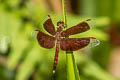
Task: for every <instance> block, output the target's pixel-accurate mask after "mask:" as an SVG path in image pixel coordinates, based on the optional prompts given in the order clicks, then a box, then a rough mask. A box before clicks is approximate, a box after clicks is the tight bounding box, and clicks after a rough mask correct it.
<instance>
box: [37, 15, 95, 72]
mask: <svg viewBox="0 0 120 80" xmlns="http://www.w3.org/2000/svg"><path fill="white" fill-rule="evenodd" d="M86 21H90V19H88V20H86ZM86 21H83V22H81V23H79V24H77V25H75V26H73V27H71V28H69V29H67V30H63V29H64V22H63V21H59V22H57V26H58V27H57V31H55V27H54V24H53V22H52V20H51V18H50V16H49V15H48V19H47V20H46V21H45V22H44V24H43V26H44V29H45V30H46V31H47V32H48V33H50V34H51V36H50V35H47V34H45V33H43V32H42V31H40V30H36V31H38V34H37V40H38V42H39V44H40V46H41V47H44V48H47V49H51V48H53V47H54V46H55V44H56V51H55V57H54V65H53V73H55V70H56V65H57V62H58V55H59V49H60V48H61V50H63V51H76V50H79V49H81V48H84V47H86V46H87V45H88V44H89V43H90V39H96V38H94V37H87V38H66V37H67V36H70V35H74V34H78V33H82V32H85V31H87V30H89V29H90V26H89V24H88V23H87V22H86ZM54 36H55V37H54Z"/></svg>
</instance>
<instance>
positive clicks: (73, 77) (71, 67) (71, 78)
mask: <svg viewBox="0 0 120 80" xmlns="http://www.w3.org/2000/svg"><path fill="white" fill-rule="evenodd" d="M62 9H63V21H64V23H65V28H66V27H67V18H66V9H65V0H62ZM66 67H67V80H80V77H79V72H78V69H77V65H76V63H75V59H74V55H73V52H72V51H70V52H66Z"/></svg>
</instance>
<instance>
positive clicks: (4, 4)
mask: <svg viewBox="0 0 120 80" xmlns="http://www.w3.org/2000/svg"><path fill="white" fill-rule="evenodd" d="M25 1H26V3H22V0H15V1H13V0H0V56H2V57H3V58H4V61H5V62H4V63H5V64H4V63H2V62H1V59H0V80H30V78H31V79H32V77H33V76H34V80H50V79H52V76H53V75H52V64H53V59H54V52H55V49H51V50H48V49H44V48H42V47H40V46H39V44H38V42H37V40H36V32H34V30H35V29H36V28H39V29H40V30H42V31H43V32H44V31H45V30H44V29H43V26H42V24H43V22H44V20H45V19H46V15H47V14H50V15H51V17H52V19H53V22H54V24H55V25H56V22H57V21H59V20H62V15H60V14H55V13H53V12H49V11H47V9H46V8H45V5H44V4H42V3H38V4H35V3H34V2H32V1H29V0H25ZM108 2H109V3H108ZM119 3H120V1H119V0H100V1H97V0H84V1H83V5H82V6H83V8H82V12H83V15H82V16H80V15H73V14H68V15H67V21H68V26H69V27H71V26H73V25H75V24H77V23H79V22H80V21H84V20H86V19H87V18H92V19H93V20H92V21H91V22H90V23H89V24H90V26H91V28H92V29H91V30H89V31H88V32H85V33H81V34H77V35H74V36H71V37H86V36H92V37H96V38H97V39H99V40H100V41H101V44H100V45H99V46H97V47H95V48H92V50H91V49H89V48H85V51H86V52H81V51H77V52H75V59H76V61H77V64H78V68H79V72H80V76H81V78H82V79H81V80H117V79H115V78H114V77H112V76H111V75H110V74H109V73H107V70H106V66H107V63H108V60H109V52H110V50H111V48H112V47H111V45H110V43H109V35H108V34H107V32H106V29H108V28H109V25H110V24H111V21H116V22H119V20H120V16H119V14H120V10H119V8H120V5H119ZM113 6H114V8H113ZM113 10H114V11H113ZM69 27H68V28H69ZM46 33H47V32H46ZM89 50H90V51H89ZM80 53H81V54H80ZM89 53H92V54H89ZM84 54H88V55H92V57H91V59H89V58H88V57H86V55H84ZM0 58H1V57H0ZM65 64H66V61H65V52H63V51H60V56H59V61H58V66H57V73H56V80H66V72H65V71H66V68H65V67H66V66H65Z"/></svg>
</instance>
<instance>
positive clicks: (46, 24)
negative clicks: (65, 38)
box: [43, 15, 56, 35]
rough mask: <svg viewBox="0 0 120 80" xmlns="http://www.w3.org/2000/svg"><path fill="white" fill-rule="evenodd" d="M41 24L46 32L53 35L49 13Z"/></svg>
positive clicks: (53, 28) (52, 25) (53, 29)
mask: <svg viewBox="0 0 120 80" xmlns="http://www.w3.org/2000/svg"><path fill="white" fill-rule="evenodd" d="M43 26H44V29H45V30H46V31H47V32H48V33H50V34H52V35H55V33H56V32H55V27H54V24H53V22H52V20H51V18H50V16H49V15H48V19H47V20H46V21H45V22H44V24H43Z"/></svg>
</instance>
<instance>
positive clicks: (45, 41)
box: [37, 30, 56, 49]
mask: <svg viewBox="0 0 120 80" xmlns="http://www.w3.org/2000/svg"><path fill="white" fill-rule="evenodd" d="M37 31H38V34H37V40H38V42H39V44H40V45H41V46H42V47H44V48H48V49H51V48H53V47H54V46H55V40H56V39H55V38H54V37H52V36H49V35H47V34H45V33H43V32H41V31H40V30H37Z"/></svg>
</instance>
